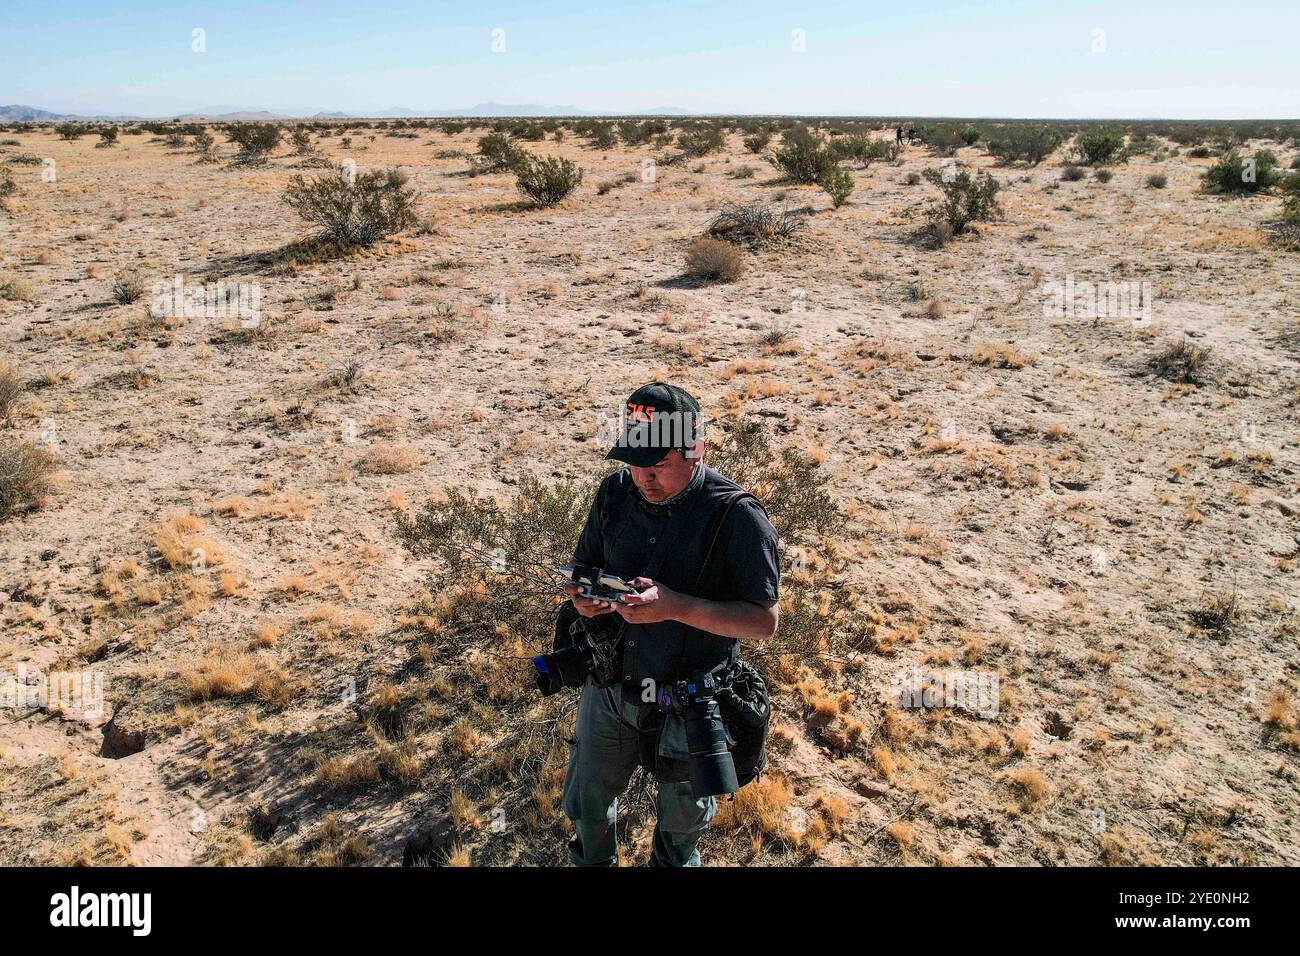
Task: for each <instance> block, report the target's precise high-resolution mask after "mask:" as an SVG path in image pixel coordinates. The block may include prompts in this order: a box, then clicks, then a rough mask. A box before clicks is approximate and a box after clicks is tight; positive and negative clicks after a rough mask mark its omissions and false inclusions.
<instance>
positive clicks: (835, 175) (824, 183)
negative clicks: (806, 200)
mask: <svg viewBox="0 0 1300 956" xmlns="http://www.w3.org/2000/svg"><path fill="white" fill-rule="evenodd" d="M818 185H819V186H821V187H822V189H824V190H826V194H827V195H828V196H830V197H831V205H832V206H834V207H835V208H836V209H839V208H840V206H842V205H844V203H845V202H846V201H847V200H848V198H849V194H850V193H852V192H853V174H852V173H850V172H849V171H848V170H847V169H842V168H840V167H839V166H837V165H834V164H831V165H829V166H827V167H826V168H825V169H824V170H822V176H821V179H820V180H818Z"/></svg>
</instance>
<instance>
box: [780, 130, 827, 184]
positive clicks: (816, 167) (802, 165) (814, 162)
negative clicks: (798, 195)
mask: <svg viewBox="0 0 1300 956" xmlns="http://www.w3.org/2000/svg"><path fill="white" fill-rule="evenodd" d="M771 161H772V164H773V165H774V166H776V167H777V168H778V169H780V170H781V171H782V172H783V173H785V174H786V176H787V177H789V178H790V179H792V180H794V181H795V182H797V183H815V182H817V181H818V180H820V179H821V177H822V173H823V172H825V170H826V167H827V166H828V165H830V164H832V163H834V161H835V160H834V157H833V156H832V155H831V153H830V151H829V150H828V149H827V147H826V142H825V140H823V139H822V138H821V137H820V136H818V135H817V134H816V133H814V132H812V131H811V130H810V129H808V127H806V126H793V127H791V128H790V129H788V130H786V131H785V132H784V133H783V134H781V145H780V146H779V147H778V148H777V150H776V152H774V153H773V154H772V156H771Z"/></svg>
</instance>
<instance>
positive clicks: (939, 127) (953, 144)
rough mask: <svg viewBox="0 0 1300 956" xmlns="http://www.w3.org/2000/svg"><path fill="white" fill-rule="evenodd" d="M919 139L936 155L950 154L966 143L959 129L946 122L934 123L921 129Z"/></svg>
mask: <svg viewBox="0 0 1300 956" xmlns="http://www.w3.org/2000/svg"><path fill="white" fill-rule="evenodd" d="M921 140H922V142H924V143H925V145H926V146H928V147H929V148H930V150H931V152H933V153H934V154H936V155H939V156H952V155H953V154H954V153H956V152H957V150H958V149H960V148H961V147H962V146H965V145H967V143H966V141H965V139H964V138H963V136H962V133H961V130H959V129H958V128H957V127H955V126H950V125H948V124H947V123H934V124H930V125H928V126H924V127H922V129H921Z"/></svg>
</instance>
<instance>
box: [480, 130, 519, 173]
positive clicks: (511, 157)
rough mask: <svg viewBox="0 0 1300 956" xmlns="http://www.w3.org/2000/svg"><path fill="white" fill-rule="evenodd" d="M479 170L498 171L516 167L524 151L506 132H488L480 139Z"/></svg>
mask: <svg viewBox="0 0 1300 956" xmlns="http://www.w3.org/2000/svg"><path fill="white" fill-rule="evenodd" d="M478 155H479V167H478V168H479V171H480V172H486V173H496V172H500V171H501V170H504V169H512V168H514V165H515V163H517V162H518V161H519V160H520V159H521V158H522V156H523V151H522V150H521V149H520V148H519V147H518V146H517V145H516V144H515V141H514V140H513V139H511V138H510V136H509V135H507V134H506V133H488V134H487V135H486V136H483V137H481V138H480V139H479V141H478Z"/></svg>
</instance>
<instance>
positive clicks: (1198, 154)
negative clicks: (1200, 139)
mask: <svg viewBox="0 0 1300 956" xmlns="http://www.w3.org/2000/svg"><path fill="white" fill-rule="evenodd" d="M1187 155H1188V156H1190V157H1191V158H1192V159H1209V158H1210V147H1208V146H1193V147H1192V148H1191V149H1189V150H1188V151H1187Z"/></svg>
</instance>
